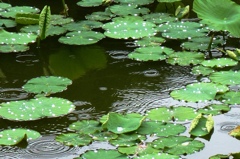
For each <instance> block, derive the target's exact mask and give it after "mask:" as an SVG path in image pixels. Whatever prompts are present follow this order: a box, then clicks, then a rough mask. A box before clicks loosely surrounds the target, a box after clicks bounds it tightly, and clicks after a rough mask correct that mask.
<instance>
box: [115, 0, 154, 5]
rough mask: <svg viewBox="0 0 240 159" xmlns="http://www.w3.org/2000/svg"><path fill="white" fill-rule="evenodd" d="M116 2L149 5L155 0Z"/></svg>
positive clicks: (123, 0) (119, 0) (117, 0)
mask: <svg viewBox="0 0 240 159" xmlns="http://www.w3.org/2000/svg"><path fill="white" fill-rule="evenodd" d="M114 2H117V3H121V4H131V5H147V4H151V3H153V2H154V0H141V1H138V0H115V1H114Z"/></svg>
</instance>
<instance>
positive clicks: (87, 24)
mask: <svg viewBox="0 0 240 159" xmlns="http://www.w3.org/2000/svg"><path fill="white" fill-rule="evenodd" d="M102 25H103V23H101V22H98V21H92V20H82V21H79V22H72V23H68V24H66V25H63V27H64V28H66V29H67V30H69V31H90V30H92V29H94V28H100V27H101V26H102Z"/></svg>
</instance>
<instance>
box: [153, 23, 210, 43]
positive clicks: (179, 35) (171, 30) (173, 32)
mask: <svg viewBox="0 0 240 159" xmlns="http://www.w3.org/2000/svg"><path fill="white" fill-rule="evenodd" d="M157 30H158V31H160V32H162V36H163V37H166V38H169V39H187V38H188V39H190V38H193V37H200V36H206V34H207V32H208V30H207V29H206V28H203V25H202V24H199V23H196V22H169V23H165V24H160V25H159V27H158V28H157Z"/></svg>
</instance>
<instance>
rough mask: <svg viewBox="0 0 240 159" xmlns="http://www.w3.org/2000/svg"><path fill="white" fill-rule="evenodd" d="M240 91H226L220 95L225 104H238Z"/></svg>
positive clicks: (239, 102)
mask: <svg viewBox="0 0 240 159" xmlns="http://www.w3.org/2000/svg"><path fill="white" fill-rule="evenodd" d="M239 97H240V92H232V91H230V92H226V93H224V94H223V95H221V96H220V98H221V99H223V102H224V103H225V104H240V98H239Z"/></svg>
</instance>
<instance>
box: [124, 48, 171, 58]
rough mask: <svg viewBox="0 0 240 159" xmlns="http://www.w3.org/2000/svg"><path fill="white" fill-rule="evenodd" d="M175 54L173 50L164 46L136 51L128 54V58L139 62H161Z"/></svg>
mask: <svg viewBox="0 0 240 159" xmlns="http://www.w3.org/2000/svg"><path fill="white" fill-rule="evenodd" d="M173 52H174V51H173V50H172V49H170V48H167V47H164V46H162V47H160V46H148V47H140V48H137V49H135V50H134V51H133V52H131V53H130V54H128V57H129V58H130V59H134V60H137V61H160V60H165V59H166V58H167V57H168V55H170V54H172V53H173Z"/></svg>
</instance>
